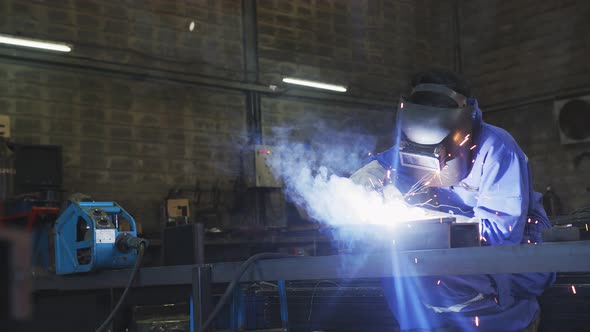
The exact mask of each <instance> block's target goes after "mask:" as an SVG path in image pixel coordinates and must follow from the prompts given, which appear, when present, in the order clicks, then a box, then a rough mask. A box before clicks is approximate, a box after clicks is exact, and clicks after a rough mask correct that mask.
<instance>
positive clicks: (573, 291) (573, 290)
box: [571, 285, 576, 295]
mask: <svg viewBox="0 0 590 332" xmlns="http://www.w3.org/2000/svg"><path fill="white" fill-rule="evenodd" d="M571 288H572V293H574V295H576V286H574V285H572V287H571Z"/></svg>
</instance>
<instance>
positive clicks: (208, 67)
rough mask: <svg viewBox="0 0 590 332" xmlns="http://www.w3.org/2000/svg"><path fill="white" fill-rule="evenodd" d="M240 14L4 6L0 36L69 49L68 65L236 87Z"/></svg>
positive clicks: (195, 4) (215, 7) (82, 2)
mask: <svg viewBox="0 0 590 332" xmlns="http://www.w3.org/2000/svg"><path fill="white" fill-rule="evenodd" d="M241 8H242V7H241V2H240V1H239V0H225V1H221V0H220V1H207V0H198V1H193V0H179V1H168V0H134V1H115V0H106V1H105V0H67V1H66V0H64V1H61V0H60V1H42V0H27V1H22V0H6V1H2V2H1V3H0V14H1V16H2V17H3V19H2V20H0V31H2V33H6V34H13V35H14V34H16V35H19V34H20V35H23V36H28V37H31V38H41V39H48V40H56V41H63V42H69V43H72V44H74V47H75V56H76V57H83V58H89V59H93V60H99V61H109V62H115V63H122V64H128V65H134V66H141V67H149V68H160V69H166V70H176V71H183V72H189V73H199V74H208V75H215V76H221V77H227V78H234V79H240V78H241V77H242V66H243V65H242V64H243V62H242V56H241V54H242V43H241V41H242V30H241V26H242V21H241ZM191 21H193V22H194V23H195V26H194V29H193V31H189V25H190V23H191Z"/></svg>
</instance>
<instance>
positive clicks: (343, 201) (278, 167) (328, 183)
mask: <svg viewBox="0 0 590 332" xmlns="http://www.w3.org/2000/svg"><path fill="white" fill-rule="evenodd" d="M275 145H277V146H279V147H280V150H281V151H282V153H281V158H280V159H277V160H275V161H274V162H273V163H271V165H269V166H270V168H271V170H273V172H278V174H277V175H279V176H281V177H282V178H283V181H284V183H285V193H286V195H287V196H288V198H289V199H290V200H291V201H293V203H294V204H296V205H298V206H300V207H303V208H305V209H306V211H307V212H308V214H309V215H310V216H311V217H312V218H313V219H314V220H317V221H318V222H320V223H322V224H324V225H327V226H332V227H342V226H350V225H390V226H392V227H393V226H395V225H396V223H397V222H403V221H410V220H416V219H425V218H427V217H428V216H427V212H426V210H424V209H421V208H417V207H410V206H408V205H406V204H405V203H404V202H403V199H402V197H401V196H398V195H394V194H389V195H387V194H386V195H383V191H381V190H371V188H368V187H367V186H366V185H359V184H356V183H354V181H353V180H351V179H349V178H348V177H344V176H339V175H337V174H336V171H337V170H342V169H344V165H343V164H344V163H347V165H348V166H349V169H350V168H352V169H354V168H359V166H360V165H362V162H363V160H362V158H361V156H360V154H358V153H356V152H358V151H359V149H358V148H364V149H368V148H369V147H368V146H356V148H357V149H356V150H355V149H351V148H350V147H349V146H345V145H344V144H342V145H341V146H335V145H332V146H330V149H328V150H325V151H323V152H317V151H313V150H312V148H311V147H310V146H309V145H304V144H300V143H291V142H280V143H279V144H275ZM367 145H368V144H367ZM371 148H372V147H371ZM312 151H313V153H312ZM366 151H367V150H365V153H364V155H365V156H366V154H367V152H366ZM351 166H352V167H351ZM389 174H390V173H389V172H387V171H385V172H384V173H383V174H382V176H381V175H375V181H376V183H377V184H375V186H380V187H384V185H385V184H386V183H384V180H386V178H387V176H388V175H389ZM389 187H392V186H389ZM367 189H369V190H367ZM385 193H387V190H385ZM358 230H359V228H353V230H351V232H354V234H352V233H351V234H343V232H339V235H340V236H348V237H350V238H356V237H357V236H359V234H358Z"/></svg>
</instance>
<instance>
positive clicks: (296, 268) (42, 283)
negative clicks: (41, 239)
mask: <svg viewBox="0 0 590 332" xmlns="http://www.w3.org/2000/svg"><path fill="white" fill-rule="evenodd" d="M240 264H241V263H240V262H235V263H216V264H204V265H183V266H171V267H152V268H142V269H140V271H139V273H138V278H137V280H136V283H135V287H149V286H174V285H192V294H193V298H194V299H196V303H195V305H194V307H193V315H194V319H195V323H196V324H197V325H196V326H199V324H200V323H201V322H202V321H203V317H206V316H207V314H208V310H209V309H210V307H211V306H210V305H211V285H212V284H215V283H226V282H229V281H230V280H231V279H232V278H233V277H234V275H235V273H236V271H237V270H238V268H239V266H240ZM529 272H590V241H577V242H561V243H543V244H537V245H533V244H527V245H507V246H493V247H472V248H455V249H436V250H415V251H403V252H389V253H379V254H367V255H334V256H318V257H292V258H284V259H272V260H266V261H259V262H257V263H255V264H254V265H253V266H252V267H250V268H249V269H248V270H247V272H246V273H245V274H244V276H243V277H242V279H241V281H243V282H255V281H264V280H266V281H273V280H320V279H358V278H383V277H392V276H428V275H467V274H500V273H529ZM129 273H130V271H129V270H116V271H101V272H97V273H93V274H85V275H73V276H45V277H39V278H36V280H35V285H34V287H35V290H36V291H44V290H59V291H64V290H82V289H112V288H122V287H124V285H125V282H126V281H127V278H128V276H129ZM197 331H198V329H197Z"/></svg>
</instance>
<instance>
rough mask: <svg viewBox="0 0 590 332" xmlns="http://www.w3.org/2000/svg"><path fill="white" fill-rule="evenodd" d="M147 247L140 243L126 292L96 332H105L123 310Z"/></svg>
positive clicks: (144, 243)
mask: <svg viewBox="0 0 590 332" xmlns="http://www.w3.org/2000/svg"><path fill="white" fill-rule="evenodd" d="M145 246H146V242H145V240H142V241H141V242H140V243H139V248H138V249H137V258H136V259H135V265H134V266H133V270H131V275H130V276H129V281H127V286H125V290H124V291H123V294H121V297H120V298H119V302H117V304H116V305H115V308H113V310H112V311H111V313H110V314H109V316H108V317H107V318H106V319H105V320H104V322H103V323H102V324H100V326H99V327H98V328H97V329H96V332H101V331H103V330H104V329H105V328H106V327H107V326H108V325H109V324H110V323H111V321H112V320H113V318H115V315H116V314H117V311H119V309H120V308H121V305H123V302H124V301H125V298H126V297H127V293H128V292H129V288H131V285H132V284H133V281H134V280H135V275H137V270H139V265H141V260H142V258H143V253H144V251H145Z"/></svg>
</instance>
